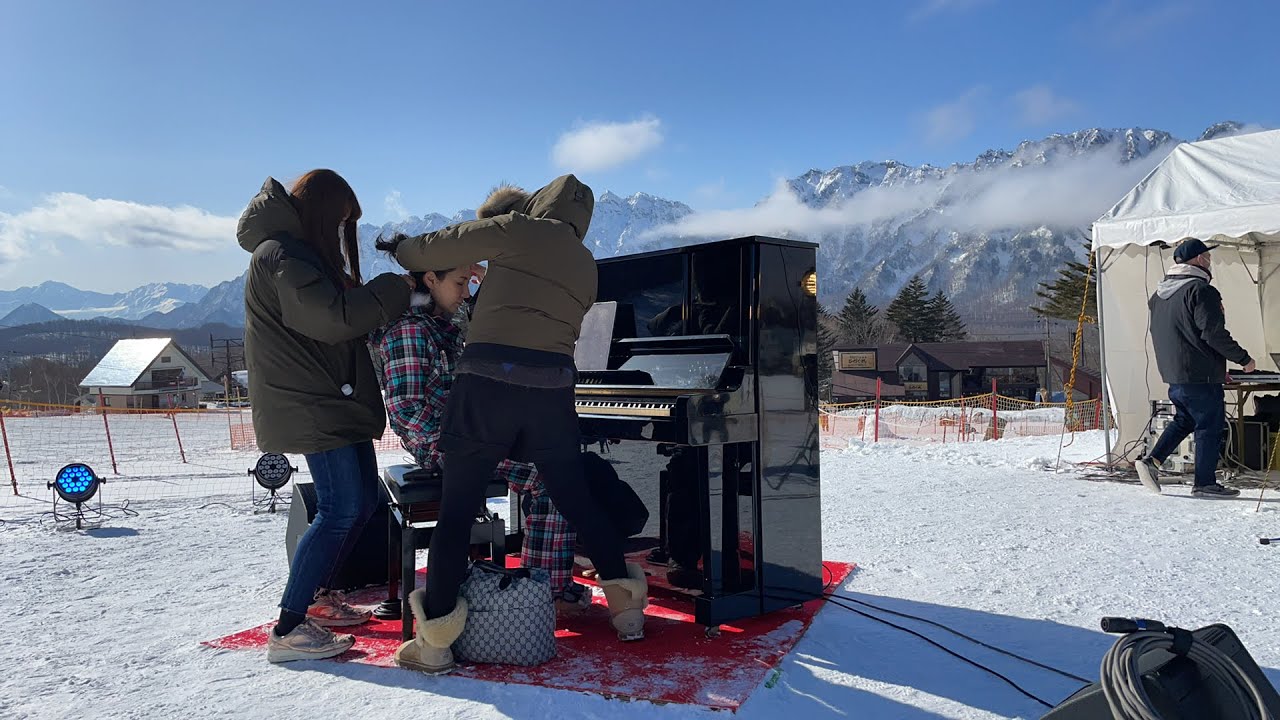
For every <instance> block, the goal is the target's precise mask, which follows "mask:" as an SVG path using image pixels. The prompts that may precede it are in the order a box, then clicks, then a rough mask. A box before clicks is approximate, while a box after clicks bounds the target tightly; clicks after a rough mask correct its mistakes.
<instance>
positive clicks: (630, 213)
mask: <svg viewBox="0 0 1280 720" xmlns="http://www.w3.org/2000/svg"><path fill="white" fill-rule="evenodd" d="M1251 129H1253V128H1248V127H1245V126H1243V125H1241V124H1240V123H1236V122H1223V123H1217V124H1215V125H1213V126H1211V127H1209V128H1207V129H1206V130H1205V131H1204V133H1203V134H1202V135H1201V136H1200V137H1199V138H1198V139H1200V140H1206V139H1212V138H1217V137H1225V136H1228V135H1232V134H1238V133H1240V132H1246V131H1249V130H1251ZM1180 142H1182V141H1181V140H1179V139H1178V138H1175V137H1173V136H1172V135H1170V134H1169V133H1167V132H1164V131H1161V130H1153V129H1144V128H1122V129H1102V128H1092V129H1088V130H1081V131H1078V132H1073V133H1066V134H1054V135H1050V136H1048V137H1046V138H1043V139H1040V140H1034V141H1025V142H1022V143H1020V144H1019V145H1018V146H1017V147H1015V148H1014V149H1012V150H1003V149H993V150H988V151H986V152H983V153H982V154H980V155H978V156H977V157H976V158H974V160H973V161H972V162H965V163H955V164H952V165H949V166H946V167H942V166H935V165H928V164H925V165H920V166H912V165H907V164H904V163H901V162H897V161H894V160H883V161H869V162H859V163H857V164H853V165H841V166H837V167H834V168H831V169H828V170H821V169H815V170H810V171H809V172H806V173H804V174H803V175H801V176H799V177H796V178H792V179H790V180H787V181H785V182H783V183H781V184H780V186H779V188H778V190H777V191H776V192H775V193H773V194H772V195H770V196H769V197H767V198H764V199H762V200H761V201H760V202H759V203H757V204H756V205H755V206H754V207H752V208H747V209H743V210H739V211H719V212H714V213H699V212H696V211H695V210H694V209H692V208H690V207H689V206H688V205H685V204H684V203H681V202H677V201H674V200H667V199H664V198H659V197H655V196H653V195H649V194H646V193H636V194H634V195H631V196H629V197H622V196H619V195H616V194H614V193H612V192H609V191H608V190H604V189H601V190H599V191H598V196H597V198H596V207H595V214H594V216H593V218H592V221H591V229H590V232H589V233H588V234H587V239H586V243H587V245H588V247H590V248H591V250H592V252H593V253H595V255H596V256H597V257H608V256H614V255H623V254H629V253H635V252H643V251H647V250H653V249H657V248H661V247H668V246H672V245H679V244H687V243H692V242H701V241H706V240H716V239H723V238H726V237H735V236H740V235H751V234H759V235H773V236H778V237H789V238H796V239H806V240H811V241H815V242H818V243H820V247H819V250H818V274H819V278H820V281H819V292H820V293H821V300H822V301H823V302H824V303H825V304H827V305H828V306H829V307H833V309H835V308H838V306H839V304H840V303H841V302H842V300H843V298H844V297H845V295H847V294H848V292H849V290H851V289H852V288H853V287H861V288H862V289H863V291H864V292H866V293H867V295H868V296H869V297H870V299H871V301H872V302H873V303H878V304H881V305H883V304H885V303H887V302H888V301H889V300H890V299H891V298H892V297H893V296H894V295H895V294H896V293H897V292H898V290H899V289H901V287H902V286H903V284H905V283H906V282H907V281H908V280H909V279H910V278H911V276H912V275H915V274H920V275H921V276H922V277H923V278H924V279H925V281H926V283H927V284H928V286H929V288H930V290H939V289H940V290H943V291H945V292H946V293H948V294H949V295H950V296H951V297H952V299H953V301H955V302H956V304H957V307H958V308H959V309H960V310H961V312H962V314H964V315H965V316H966V318H967V319H969V320H971V321H978V322H983V321H990V322H997V323H998V321H999V320H1000V318H1001V317H1002V316H1012V315H1018V316H1025V315H1026V314H1027V307H1028V306H1029V305H1031V304H1033V303H1034V302H1035V300H1036V298H1035V290H1036V288H1037V285H1038V283H1040V282H1043V281H1047V280H1052V279H1053V278H1054V277H1055V274H1056V272H1057V270H1058V269H1059V268H1060V267H1062V265H1063V263H1064V262H1065V261H1067V260H1068V259H1079V258H1082V257H1083V256H1084V250H1083V247H1084V245H1085V243H1086V242H1087V231H1088V228H1089V226H1090V224H1091V223H1092V221H1093V220H1094V219H1096V218H1097V217H1099V216H1100V215H1102V214H1103V213H1104V212H1105V211H1106V210H1107V209H1108V208H1109V207H1110V206H1111V205H1112V204H1113V203H1114V202H1115V201H1116V200H1118V199H1119V198H1120V197H1121V196H1122V195H1123V194H1124V193H1125V192H1127V191H1128V190H1129V189H1130V188H1131V187H1132V186H1133V185H1134V184H1136V183H1137V182H1138V181H1139V180H1141V178H1142V177H1143V176H1144V175H1145V174H1146V173H1147V172H1149V171H1150V170H1151V169H1152V168H1154V167H1155V165H1156V164H1158V163H1159V161H1160V160H1162V159H1163V158H1164V157H1165V156H1166V155H1167V154H1168V153H1169V152H1170V151H1172V150H1173V148H1174V147H1175V146H1176V145H1177V144H1178V143H1180ZM474 217H475V211H474V210H461V211H458V212H456V213H454V214H452V215H449V216H446V215H442V214H439V213H431V214H428V215H425V216H422V217H410V218H407V219H405V220H403V221H400V222H394V223H386V224H384V225H381V226H375V225H371V224H365V225H361V226H360V247H361V253H360V255H361V268H362V271H363V274H364V276H365V277H366V278H368V277H373V276H374V275H377V274H378V273H381V272H388V271H390V272H399V271H400V267H399V266H398V265H397V264H396V263H395V262H394V260H392V259H391V258H389V257H387V256H386V255H384V254H382V253H378V252H376V251H375V250H374V247H373V245H374V240H375V239H376V238H377V237H378V236H379V235H391V234H393V233H396V232H404V233H406V234H409V235H417V234H421V233H424V232H430V231H432V230H437V229H440V228H442V227H445V226H447V225H450V224H453V223H457V222H461V221H464V220H470V219H473V218H474ZM244 279H245V278H244V276H243V275H241V276H240V277H239V278H236V279H234V280H230V281H228V282H225V283H222V284H220V285H218V286H216V287H214V288H213V289H211V290H209V291H208V292H206V293H203V297H201V298H200V299H199V301H197V302H192V301H188V302H187V304H181V305H178V306H176V307H173V308H171V309H168V310H166V309H164V308H163V307H161V305H162V303H163V302H164V300H165V299H173V300H181V299H182V297H181V296H180V295H178V294H176V291H175V290H174V289H173V288H177V287H181V286H173V285H165V286H159V287H164V288H168V289H167V290H166V291H165V293H163V294H159V295H156V294H149V293H146V292H143V291H144V290H146V288H140V289H139V290H137V291H134V293H130V294H129V295H131V296H132V295H134V294H139V295H141V296H145V297H146V298H147V300H146V302H150V303H152V307H153V310H152V311H149V312H150V314H149V315H147V314H146V313H144V314H143V315H146V316H145V317H143V315H137V317H140V318H143V319H142V323H143V324H147V325H152V326H155V327H165V328H170V327H179V328H186V327H193V326H197V325H199V324H201V323H204V322H224V323H228V324H234V325H240V324H242V323H243V321H244V320H243V318H244V305H243V294H244ZM52 286H59V287H52ZM40 287H41V288H46V290H45V293H46V294H55V292H54V291H55V290H57V291H59V292H68V291H70V292H77V293H78V292H80V291H77V290H75V289H74V288H70V287H68V286H65V285H60V284H58V283H45V284H44V285H42V286H40ZM148 287H152V288H154V287H157V286H148ZM23 290H32V288H24V289H23ZM13 292H21V291H11V292H10V293H0V312H4V311H6V309H11V308H12V307H16V306H17V305H19V304H22V303H24V302H39V303H40V304H42V305H45V306H46V307H49V308H52V309H53V310H54V311H56V312H58V313H59V314H62V315H64V316H69V315H68V313H67V312H66V310H65V309H64V308H69V307H70V305H69V304H68V302H66V301H61V304H60V302H51V301H45V300H42V299H38V298H34V297H32V298H25V297H24V298H22V299H18V300H17V301H16V302H12V301H10V302H11V305H9V306H8V308H6V305H5V304H4V303H5V302H6V301H8V298H7V297H6V295H8V294H12V293H13ZM191 294H192V295H194V294H196V290H195V289H193V290H192V293H191ZM86 295H92V294H86ZM102 297H103V298H104V299H98V300H93V301H91V302H90V301H85V302H83V303H82V305H92V304H94V303H96V304H97V306H99V307H106V306H108V305H111V304H112V303H117V304H123V303H124V301H123V299H117V298H116V296H102ZM139 302H141V301H139ZM100 314H102V313H100ZM120 316H121V317H127V316H124V315H120Z"/></svg>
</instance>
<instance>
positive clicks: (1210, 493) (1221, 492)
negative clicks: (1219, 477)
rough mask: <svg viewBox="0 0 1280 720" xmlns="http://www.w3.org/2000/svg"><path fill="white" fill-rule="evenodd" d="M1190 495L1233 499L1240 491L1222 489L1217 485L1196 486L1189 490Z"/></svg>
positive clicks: (1227, 488)
mask: <svg viewBox="0 0 1280 720" xmlns="http://www.w3.org/2000/svg"><path fill="white" fill-rule="evenodd" d="M1191 494H1192V495H1194V496H1195V497H1224V498H1227V497H1235V496H1237V495H1239V494H1240V491H1239V490H1237V489H1235V488H1229V487H1223V486H1221V485H1219V484H1218V483H1213V484H1212V485H1196V486H1195V487H1193V488H1191Z"/></svg>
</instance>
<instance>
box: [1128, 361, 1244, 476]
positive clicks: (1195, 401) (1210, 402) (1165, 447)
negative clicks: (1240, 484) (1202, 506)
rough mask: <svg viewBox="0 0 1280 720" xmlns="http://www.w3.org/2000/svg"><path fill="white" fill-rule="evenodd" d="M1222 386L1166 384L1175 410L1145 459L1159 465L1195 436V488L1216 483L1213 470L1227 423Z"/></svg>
mask: <svg viewBox="0 0 1280 720" xmlns="http://www.w3.org/2000/svg"><path fill="white" fill-rule="evenodd" d="M1224 397H1225V394H1224V393H1223V390H1222V386H1221V385H1216V384H1210V383H1195V384H1191V385H1170V386H1169V401H1170V402H1172V403H1173V407H1174V409H1175V412H1174V415H1173V422H1171V423H1169V425H1168V427H1166V428H1165V429H1164V432H1163V433H1161V434H1160V439H1159V440H1157V441H1156V444H1155V446H1154V447H1152V448H1151V451H1150V452H1148V453H1147V455H1148V456H1149V457H1151V458H1152V459H1154V460H1155V461H1156V464H1159V463H1163V462H1164V461H1165V460H1166V459H1167V458H1168V457H1169V456H1170V455H1172V454H1173V451H1174V450H1176V449H1177V448H1178V445H1179V444H1180V443H1181V442H1182V441H1183V440H1185V439H1186V437H1187V436H1188V435H1190V434H1191V433H1193V432H1194V433H1195V434H1196V479H1195V484H1196V487H1203V486H1205V485H1213V484H1214V483H1216V482H1217V478H1216V477H1215V475H1214V471H1215V470H1217V468H1218V457H1219V455H1220V453H1221V452H1222V450H1221V446H1222V435H1223V426H1224V425H1226V422H1227V411H1226V405H1225V404H1224V402H1225V401H1224Z"/></svg>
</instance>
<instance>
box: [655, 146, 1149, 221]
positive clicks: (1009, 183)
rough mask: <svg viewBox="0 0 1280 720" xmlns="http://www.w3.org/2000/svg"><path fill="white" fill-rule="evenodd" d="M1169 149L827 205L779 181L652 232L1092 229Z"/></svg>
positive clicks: (881, 190) (956, 179) (883, 190)
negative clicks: (749, 198)
mask: <svg viewBox="0 0 1280 720" xmlns="http://www.w3.org/2000/svg"><path fill="white" fill-rule="evenodd" d="M1170 149H1171V148H1170ZM1165 154H1166V153H1165V152H1157V153H1153V154H1152V155H1151V156H1148V157H1147V158H1144V159H1142V160H1140V161H1136V162H1132V163H1127V164H1126V163H1121V162H1120V160H1119V157H1118V155H1114V154H1109V153H1106V152H1105V151H1104V152H1097V153H1093V154H1090V155H1086V156H1083V157H1074V158H1063V159H1059V160H1056V161H1054V162H1053V163H1052V164H1051V165H1030V166H1023V167H1017V168H1014V167H1008V166H1004V167H999V168H993V169H989V170H985V171H982V172H961V173H957V174H952V175H950V176H947V177H945V178H943V179H932V180H926V181H924V182H921V183H917V184H908V185H901V186H892V187H871V188H867V189H865V190H862V191H860V192H858V193H857V194H855V195H853V196H852V197H851V198H849V199H848V200H845V201H844V202H842V203H840V204H835V205H829V206H827V207H821V208H815V207H810V206H808V205H805V204H804V203H803V202H801V201H800V199H799V197H797V196H796V195H795V194H794V193H793V192H792V191H791V189H790V187H789V186H788V185H787V184H786V182H785V181H783V180H779V182H778V183H777V185H776V187H775V189H774V191H773V193H772V194H771V195H770V196H769V197H768V198H766V199H765V200H764V201H762V202H760V203H758V204H756V205H755V206H753V207H750V208H742V209H735V210H720V211H709V212H695V213H693V214H692V215H689V216H686V217H685V218H683V219H681V220H680V221H679V222H678V223H676V224H674V225H670V226H665V227H661V228H655V229H654V230H652V231H650V232H649V233H646V236H647V237H650V238H654V239H656V238H659V237H672V236H679V237H694V238H708V237H709V238H716V237H733V236H737V235H755V234H760V235H784V236H790V237H797V236H799V237H813V238H815V239H816V238H818V237H821V236H822V235H824V234H827V233H837V232H846V231H848V230H851V229H854V228H856V227H858V226H865V225H870V224H874V223H877V222H882V221H886V220H890V219H894V220H897V221H904V222H905V221H914V222H918V223H920V227H921V228H922V229H926V230H938V229H955V230H963V231H973V232H984V231H994V230H1001V229H1014V228H1025V227H1038V226H1039V225H1041V224H1045V225H1049V226H1052V227H1079V228H1086V227H1088V226H1089V225H1090V224H1092V222H1093V221H1094V220H1096V219H1097V218H1098V217H1099V216H1100V215H1102V214H1103V213H1104V212H1106V211H1107V209H1108V208H1110V207H1111V206H1112V205H1113V204H1114V203H1115V202H1116V201H1117V200H1119V199H1120V197H1122V196H1123V195H1124V194H1125V193H1126V192H1128V191H1129V190H1130V189H1131V188H1132V187H1133V186H1134V184H1136V183H1137V182H1138V181H1139V180H1141V179H1142V178H1143V177H1144V176H1145V175H1146V174H1147V173H1148V172H1150V171H1151V170H1152V169H1153V168H1154V167H1155V166H1156V165H1157V164H1159V162H1160V161H1161V160H1163V159H1164V157H1165Z"/></svg>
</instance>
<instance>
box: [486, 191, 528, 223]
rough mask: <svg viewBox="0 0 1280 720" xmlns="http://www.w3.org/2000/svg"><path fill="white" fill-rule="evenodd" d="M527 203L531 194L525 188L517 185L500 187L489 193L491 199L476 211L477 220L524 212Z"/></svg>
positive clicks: (487, 199)
mask: <svg viewBox="0 0 1280 720" xmlns="http://www.w3.org/2000/svg"><path fill="white" fill-rule="evenodd" d="M527 202H529V193H528V192H526V191H525V190H524V188H519V187H516V186H515V185H506V184H503V185H499V186H497V187H495V188H494V189H493V190H492V191H491V192H490V193H489V197H488V198H485V201H484V203H483V204H481V205H480V207H479V208H478V209H477V210H476V219H477V220H484V219H485V218H491V217H497V216H498V215H506V214H507V213H509V212H523V211H524V206H525V203H527Z"/></svg>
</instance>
